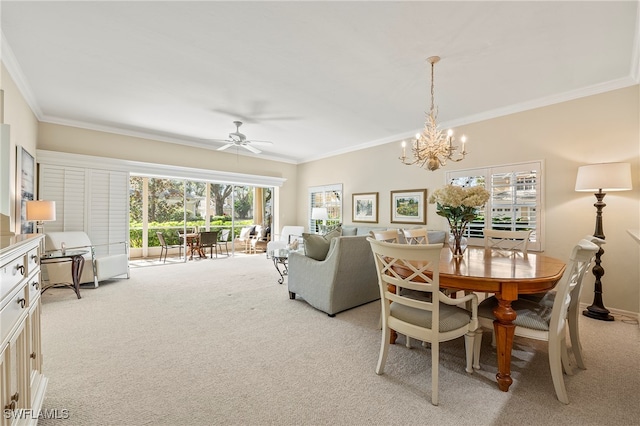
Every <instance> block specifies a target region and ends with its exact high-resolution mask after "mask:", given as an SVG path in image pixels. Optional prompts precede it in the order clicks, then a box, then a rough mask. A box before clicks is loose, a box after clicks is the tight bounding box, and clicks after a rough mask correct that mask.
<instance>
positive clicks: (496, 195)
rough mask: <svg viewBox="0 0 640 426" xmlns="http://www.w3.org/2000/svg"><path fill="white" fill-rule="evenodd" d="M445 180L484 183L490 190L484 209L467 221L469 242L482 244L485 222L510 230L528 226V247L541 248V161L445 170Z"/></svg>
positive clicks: (463, 183)
mask: <svg viewBox="0 0 640 426" xmlns="http://www.w3.org/2000/svg"><path fill="white" fill-rule="evenodd" d="M447 182H449V183H451V184H453V185H459V186H475V185H484V186H485V187H486V188H487V190H488V191H489V192H490V193H491V197H490V198H489V202H487V204H486V206H485V207H484V209H480V210H479V211H478V217H477V219H476V220H475V221H473V222H472V223H470V224H469V227H468V230H467V235H466V236H467V238H469V242H470V243H471V244H477V245H481V244H483V242H482V238H483V236H484V233H483V230H484V228H485V226H487V227H491V228H492V229H503V230H512V231H522V230H532V231H533V232H532V233H531V241H530V243H529V247H530V249H531V250H534V251H542V250H543V249H544V244H543V241H542V239H543V238H542V236H543V235H544V232H543V230H544V228H543V224H544V220H543V219H544V214H543V212H544V209H543V206H542V191H543V186H542V182H543V180H542V161H536V162H531V163H520V164H511V165H503V166H494V167H487V168H482V169H470V170H460V171H455V172H449V173H447Z"/></svg>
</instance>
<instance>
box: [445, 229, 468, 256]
mask: <svg viewBox="0 0 640 426" xmlns="http://www.w3.org/2000/svg"><path fill="white" fill-rule="evenodd" d="M449 249H450V250H451V253H452V254H453V257H454V258H456V259H459V258H461V257H462V256H464V252H465V250H467V238H466V237H463V236H462V234H457V235H456V234H454V233H449Z"/></svg>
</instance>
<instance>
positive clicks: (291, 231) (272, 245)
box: [267, 226, 304, 256]
mask: <svg viewBox="0 0 640 426" xmlns="http://www.w3.org/2000/svg"><path fill="white" fill-rule="evenodd" d="M303 232H304V226H283V227H282V230H281V231H280V234H278V235H275V236H274V237H275V238H271V241H269V242H268V243H267V256H269V253H270V252H272V251H273V250H277V249H283V248H286V247H287V244H290V243H291V242H292V241H293V239H294V238H298V237H302V233H303Z"/></svg>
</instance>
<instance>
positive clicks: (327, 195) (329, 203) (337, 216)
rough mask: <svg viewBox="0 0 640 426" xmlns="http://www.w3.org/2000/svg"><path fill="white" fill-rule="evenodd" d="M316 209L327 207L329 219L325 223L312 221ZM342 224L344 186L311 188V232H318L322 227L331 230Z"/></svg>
mask: <svg viewBox="0 0 640 426" xmlns="http://www.w3.org/2000/svg"><path fill="white" fill-rule="evenodd" d="M314 207H326V209H327V216H328V217H329V219H327V220H325V221H322V220H315V219H312V218H311V212H312V211H313V209H314ZM323 222H324V223H323ZM340 223H342V184H341V183H338V184H335V185H324V186H312V187H310V188H309V232H318V231H320V229H321V228H320V227H321V226H327V227H329V228H330V227H333V226H336V225H338V224H340Z"/></svg>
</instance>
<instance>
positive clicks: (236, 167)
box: [38, 123, 297, 224]
mask: <svg viewBox="0 0 640 426" xmlns="http://www.w3.org/2000/svg"><path fill="white" fill-rule="evenodd" d="M39 129H40V130H39V133H38V149H42V150H48V151H59V152H67V153H74V154H83V155H92V156H98V157H107V158H116V159H123V160H130V161H142V162H147V163H156V164H168V165H173V166H181V167H193V168H197V169H206V170H218V171H226V172H234V173H247V174H253V175H262V176H274V177H282V178H285V179H287V180H286V182H285V183H284V184H283V185H282V187H281V188H280V189H279V197H280V205H279V206H278V207H277V209H278V211H277V212H274V213H275V214H274V216H276V215H277V216H278V218H279V221H280V222H279V223H280V224H291V223H294V221H295V219H296V214H295V212H296V198H295V197H296V192H295V188H296V176H297V167H296V165H294V164H288V163H281V162H277V161H269V160H264V159H261V158H256V157H248V156H244V155H235V154H231V153H227V152H218V151H215V150H209V149H202V148H195V147H190V146H184V145H177V144H172V143H165V142H159V141H154V140H151V139H143V138H135V137H131V136H123V135H117V134H113V133H106V132H98V131H94V130H86V129H80V128H76V127H69V126H61V125H57V124H50V123H40V128H39Z"/></svg>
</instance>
